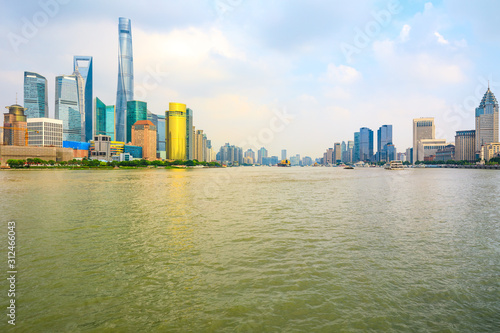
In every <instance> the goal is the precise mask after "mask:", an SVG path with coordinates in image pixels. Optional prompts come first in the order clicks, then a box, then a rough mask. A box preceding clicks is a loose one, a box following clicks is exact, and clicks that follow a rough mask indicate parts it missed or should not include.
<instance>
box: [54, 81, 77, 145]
mask: <svg viewBox="0 0 500 333" xmlns="http://www.w3.org/2000/svg"><path fill="white" fill-rule="evenodd" d="M55 100H56V103H55V104H56V108H55V118H56V119H60V120H62V121H63V141H81V139H82V126H81V115H80V105H79V103H78V83H77V77H76V76H75V75H61V76H57V77H56V96H55Z"/></svg>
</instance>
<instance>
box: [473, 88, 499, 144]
mask: <svg viewBox="0 0 500 333" xmlns="http://www.w3.org/2000/svg"><path fill="white" fill-rule="evenodd" d="M492 142H498V101H497V99H496V97H495V95H494V94H493V92H492V91H491V90H490V87H488V90H486V93H485V94H484V96H483V98H482V99H481V103H480V104H479V107H477V108H476V154H479V152H480V151H481V146H483V145H486V144H488V143H492Z"/></svg>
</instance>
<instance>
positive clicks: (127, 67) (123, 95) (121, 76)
mask: <svg viewBox="0 0 500 333" xmlns="http://www.w3.org/2000/svg"><path fill="white" fill-rule="evenodd" d="M132 100H134V62H133V55H132V27H131V23H130V19H127V18H124V17H120V19H119V23H118V88H117V91H116V130H115V137H116V140H118V141H125V140H127V102H128V101H132ZM129 128H130V127H129Z"/></svg>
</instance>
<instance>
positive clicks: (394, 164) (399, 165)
mask: <svg viewBox="0 0 500 333" xmlns="http://www.w3.org/2000/svg"><path fill="white" fill-rule="evenodd" d="M385 169H386V170H404V167H403V162H401V161H391V162H389V163H387V164H386V165H385Z"/></svg>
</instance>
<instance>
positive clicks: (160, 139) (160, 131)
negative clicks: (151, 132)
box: [148, 111, 166, 159]
mask: <svg viewBox="0 0 500 333" xmlns="http://www.w3.org/2000/svg"><path fill="white" fill-rule="evenodd" d="M148 120H149V121H151V122H152V123H153V125H155V126H156V155H157V157H158V158H161V159H165V158H166V151H165V150H166V148H165V115H160V114H154V113H152V112H151V111H148Z"/></svg>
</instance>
